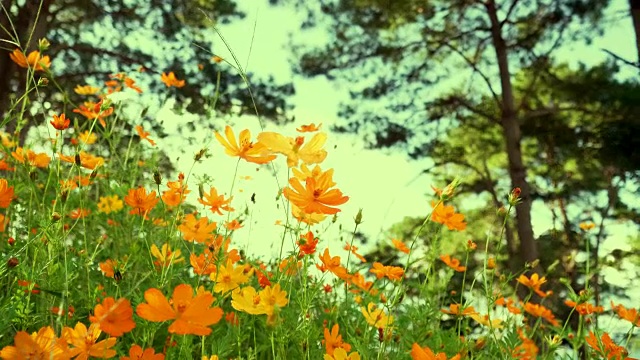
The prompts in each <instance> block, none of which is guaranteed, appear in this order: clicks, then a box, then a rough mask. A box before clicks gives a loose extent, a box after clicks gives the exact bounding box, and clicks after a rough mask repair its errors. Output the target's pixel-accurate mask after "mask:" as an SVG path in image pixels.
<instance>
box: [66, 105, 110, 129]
mask: <svg viewBox="0 0 640 360" xmlns="http://www.w3.org/2000/svg"><path fill="white" fill-rule="evenodd" d="M102 107H103V103H102V100H100V101H99V102H97V103H95V102H92V101H85V103H84V104H83V105H80V106H79V107H78V108H77V109H73V112H74V113H78V114H80V115H82V116H84V117H85V118H87V119H88V120H95V119H98V121H99V122H100V125H102V127H106V126H107V123H106V122H105V120H104V118H106V117H108V116H109V115H111V114H113V106H111V107H107V108H105V109H103V108H102Z"/></svg>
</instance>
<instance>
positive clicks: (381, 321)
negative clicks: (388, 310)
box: [360, 302, 393, 329]
mask: <svg viewBox="0 0 640 360" xmlns="http://www.w3.org/2000/svg"><path fill="white" fill-rule="evenodd" d="M360 311H362V314H363V315H364V318H365V320H367V323H369V325H371V326H374V327H376V328H378V329H380V328H382V329H385V328H387V327H388V326H389V325H391V324H393V316H389V315H387V314H385V312H384V310H382V309H378V308H377V307H376V305H375V304H374V303H372V302H370V303H369V304H368V305H367V308H366V309H365V308H364V306H361V307H360Z"/></svg>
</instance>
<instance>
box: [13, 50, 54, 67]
mask: <svg viewBox="0 0 640 360" xmlns="http://www.w3.org/2000/svg"><path fill="white" fill-rule="evenodd" d="M9 57H10V58H11V60H13V62H14V63H16V64H18V66H20V67H23V68H25V69H26V68H32V69H33V70H35V71H45V70H47V69H48V68H49V67H51V59H50V58H49V56H47V55H45V56H41V55H40V52H39V51H37V50H34V51H32V52H30V53H29V55H27V56H24V53H23V52H22V51H20V49H15V50H13V52H12V53H11V54H9Z"/></svg>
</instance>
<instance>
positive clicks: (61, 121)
mask: <svg viewBox="0 0 640 360" xmlns="http://www.w3.org/2000/svg"><path fill="white" fill-rule="evenodd" d="M49 123H50V124H51V126H53V128H54V129H56V130H60V131H62V130H64V129H67V128H68V127H69V124H71V119H67V118H66V116H65V115H64V114H61V115H60V116H58V115H53V120H51V121H50V122H49Z"/></svg>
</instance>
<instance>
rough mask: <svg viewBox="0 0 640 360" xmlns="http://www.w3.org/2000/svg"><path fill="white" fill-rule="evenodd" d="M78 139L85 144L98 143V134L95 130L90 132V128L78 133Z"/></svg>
mask: <svg viewBox="0 0 640 360" xmlns="http://www.w3.org/2000/svg"><path fill="white" fill-rule="evenodd" d="M78 140H80V142H82V143H84V144H87V145H91V144H95V143H96V141H97V140H98V135H96V133H95V132H89V130H86V131H83V132H81V133H80V134H78Z"/></svg>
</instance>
